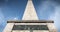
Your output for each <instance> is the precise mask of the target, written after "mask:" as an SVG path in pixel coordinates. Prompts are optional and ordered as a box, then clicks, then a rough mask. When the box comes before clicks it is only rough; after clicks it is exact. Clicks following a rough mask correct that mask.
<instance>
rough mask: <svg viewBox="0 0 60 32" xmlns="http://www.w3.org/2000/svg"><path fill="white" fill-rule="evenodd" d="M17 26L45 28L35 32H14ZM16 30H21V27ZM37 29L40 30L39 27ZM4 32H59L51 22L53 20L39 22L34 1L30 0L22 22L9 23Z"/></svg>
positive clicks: (18, 31)
mask: <svg viewBox="0 0 60 32" xmlns="http://www.w3.org/2000/svg"><path fill="white" fill-rule="evenodd" d="M16 25H19V26H21V25H32V26H33V25H38V26H39V28H41V27H40V26H43V28H41V30H40V29H38V30H34V31H32V30H30V31H29V30H28V29H27V31H25V30H24V29H23V30H21V29H20V30H14V28H13V27H15V26H16ZM45 26H46V27H45ZM34 27H35V26H34ZM16 28H18V29H19V28H20V27H18V26H17V27H15V29H16ZM23 28H24V27H23ZM31 28H32V27H31ZM35 28H38V27H37V26H36V27H35ZM35 28H34V29H35ZM46 28H48V29H47V30H46ZM44 29H45V30H44ZM3 32H57V30H56V28H55V26H54V22H53V21H51V20H38V16H37V14H36V11H35V8H34V5H33V3H32V0H28V2H27V5H26V9H25V12H24V15H23V17H22V20H13V21H12V20H10V21H7V25H6V27H5V29H4V30H3Z"/></svg>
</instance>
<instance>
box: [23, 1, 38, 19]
mask: <svg viewBox="0 0 60 32" xmlns="http://www.w3.org/2000/svg"><path fill="white" fill-rule="evenodd" d="M22 20H38V16H37V14H36V11H35V8H34V5H33V3H32V0H28V3H27V6H26V9H25V12H24V15H23V17H22Z"/></svg>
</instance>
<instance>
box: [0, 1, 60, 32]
mask: <svg viewBox="0 0 60 32" xmlns="http://www.w3.org/2000/svg"><path fill="white" fill-rule="evenodd" d="M26 4H27V0H0V32H2V30H3V29H4V27H5V26H6V24H7V23H6V22H7V20H15V19H17V20H21V19H22V16H23V13H24V11H25V7H26ZM33 4H34V7H35V9H36V13H37V15H38V18H39V19H40V20H54V22H55V23H54V25H55V26H56V28H57V29H58V32H60V31H59V30H60V25H59V24H60V0H33Z"/></svg>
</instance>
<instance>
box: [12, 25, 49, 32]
mask: <svg viewBox="0 0 60 32" xmlns="http://www.w3.org/2000/svg"><path fill="white" fill-rule="evenodd" d="M48 30H49V29H48V27H47V25H14V26H13V29H12V32H39V31H41V32H42V31H43V32H45V31H46V32H48Z"/></svg>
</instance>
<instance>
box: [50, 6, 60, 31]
mask: <svg viewBox="0 0 60 32" xmlns="http://www.w3.org/2000/svg"><path fill="white" fill-rule="evenodd" d="M49 19H51V20H54V22H55V23H54V24H55V26H56V28H57V29H58V30H59V29H60V25H59V24H60V6H56V7H55V12H54V13H53V14H51V15H50V17H49Z"/></svg>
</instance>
